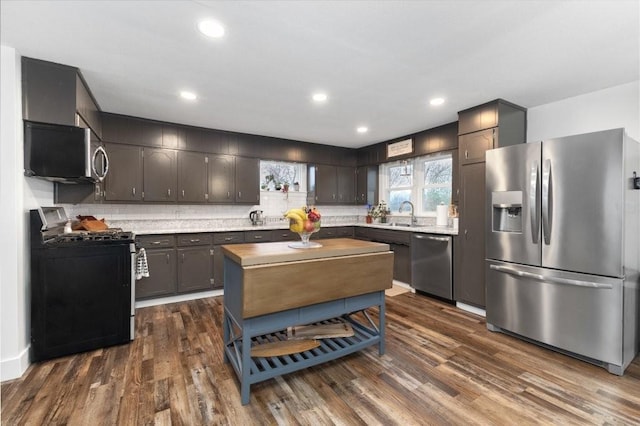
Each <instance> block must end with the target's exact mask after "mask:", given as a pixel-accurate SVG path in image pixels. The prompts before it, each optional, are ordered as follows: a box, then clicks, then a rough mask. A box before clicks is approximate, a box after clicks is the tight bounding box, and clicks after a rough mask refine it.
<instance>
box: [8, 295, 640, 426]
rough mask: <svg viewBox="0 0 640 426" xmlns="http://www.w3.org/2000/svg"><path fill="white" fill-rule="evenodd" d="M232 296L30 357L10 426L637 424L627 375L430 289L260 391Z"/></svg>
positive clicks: (392, 300)
mask: <svg viewBox="0 0 640 426" xmlns="http://www.w3.org/2000/svg"><path fill="white" fill-rule="evenodd" d="M221 304H222V297H215V298H208V299H201V300H195V301H189V302H183V303H176V304H171V305H164V306H155V307H149V308H142V309H138V311H137V316H136V324H137V338H136V340H135V341H133V342H132V343H131V344H127V345H121V346H116V347H111V348H107V349H103V350H98V351H93V352H87V353H83V354H79V355H75V356H68V357H64V358H59V359H56V360H52V361H48V362H42V363H39V364H37V365H32V366H31V367H30V368H29V369H28V370H27V372H26V373H25V374H24V376H23V377H22V378H21V379H18V380H14V381H10V382H4V383H2V394H1V396H2V411H1V417H2V424H3V425H49V424H55V425H62V424H67V425H154V424H155V425H217V424H228V425H253V424H259V425H267V424H281V425H298V424H301V425H325V424H336V425H394V424H397V425H425V424H435V425H439V424H442V425H452V424H454V425H459V424H460V425H461V424H464V425H468V424H479V425H491V424H495V425H514V424H517V425H524V424H545V425H546V424H561V425H585V424H601V425H604V424H624V425H631V424H640V359H638V358H636V360H635V361H634V362H633V363H632V364H631V366H630V367H629V368H628V369H627V371H626V373H625V375H624V376H623V377H618V376H614V375H611V374H609V373H607V372H606V371H605V370H604V369H602V368H600V367H596V366H592V365H590V364H587V363H585V362H582V361H578V360H576V359H573V358H570V357H567V356H564V355H561V354H558V353H555V352H551V351H549V350H546V349H543V348H540V347H537V346H534V345H531V344H528V343H526V342H522V341H520V340H517V339H514V338H512V337H509V336H506V335H503V334H499V333H491V332H489V331H487V329H486V325H485V322H484V320H483V318H480V317H477V316H475V315H473V314H469V313H465V312H463V311H460V310H458V309H457V308H455V307H453V306H451V305H447V304H444V303H441V302H439V301H436V300H433V299H430V298H427V297H425V296H421V295H415V294H411V293H405V294H402V295H399V296H396V297H387V353H386V354H385V355H384V356H382V357H380V356H378V353H377V349H376V348H375V347H371V348H368V349H366V350H364V351H362V352H360V353H357V354H353V355H350V356H348V357H345V358H342V359H340V360H336V361H332V362H329V363H327V364H324V365H320V366H317V367H314V368H310V369H308V370H304V371H301V372H297V373H293V374H289V375H286V376H282V377H278V378H276V379H272V380H268V381H265V382H262V383H259V384H256V385H253V386H252V387H251V403H250V404H249V405H247V406H242V405H241V404H240V396H239V388H238V380H237V378H236V377H235V373H234V372H233V370H232V369H231V367H230V366H229V365H228V364H224V363H223V361H222V336H221V333H222V327H221V321H222V305H221Z"/></svg>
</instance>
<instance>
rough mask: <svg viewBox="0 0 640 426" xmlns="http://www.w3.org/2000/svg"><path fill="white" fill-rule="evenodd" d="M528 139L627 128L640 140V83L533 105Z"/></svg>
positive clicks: (530, 140) (629, 133)
mask: <svg viewBox="0 0 640 426" xmlns="http://www.w3.org/2000/svg"><path fill="white" fill-rule="evenodd" d="M527 120H528V123H527V142H536V141H540V140H544V139H548V138H553V137H560V136H568V135H575V134H580V133H588V132H595V131H598V130H607V129H614V128H618V127H624V128H625V129H626V131H627V134H628V135H629V136H631V137H632V138H634V139H635V140H640V82H639V81H635V82H633V83H628V84H623V85H620V86H615V87H610V88H608V89H604V90H599V91H597V92H591V93H587V94H586V95H581V96H575V97H573V98H567V99H563V100H561V101H557V102H553V103H549V104H546V105H541V106H538V107H534V108H530V109H529V110H528V112H527Z"/></svg>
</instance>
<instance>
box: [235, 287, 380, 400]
mask: <svg viewBox="0 0 640 426" xmlns="http://www.w3.org/2000/svg"><path fill="white" fill-rule="evenodd" d="M322 305H323V306H310V307H308V308H299V309H294V310H292V311H297V312H282V313H279V314H274V315H273V317H272V318H269V319H265V318H260V317H256V318H252V319H251V320H248V321H245V322H244V327H243V328H240V327H238V325H237V324H236V323H235V322H234V320H233V317H232V316H230V315H229V314H228V313H227V315H226V316H225V323H224V336H225V337H224V341H225V348H224V356H225V361H228V362H230V363H231V365H232V366H233V369H234V370H235V372H236V375H237V376H238V378H239V379H240V388H241V389H240V393H241V401H242V404H243V405H246V404H248V403H249V401H250V393H249V392H250V386H251V385H252V384H254V383H258V382H262V381H264V380H268V379H271V378H274V377H276V376H281V375H283V374H287V373H292V372H294V371H298V370H301V369H304V368H308V367H311V366H314V365H318V364H322V363H324V362H327V361H331V360H334V359H337V358H340V357H343V356H345V355H349V354H352V353H354V352H357V351H360V350H362V349H364V348H366V347H369V346H373V345H378V353H379V354H380V355H382V354H384V327H385V323H384V310H385V307H384V292H383V291H381V292H375V293H370V294H367V295H362V296H357V297H354V298H348V299H345V300H339V301H332V302H326V303H323V304H322ZM373 308H377V309H373ZM353 309H356V310H355V311H354V310H353ZM370 309H371V311H372V312H371V314H370V313H369V311H368V310H370ZM318 310H321V311H324V312H327V313H330V314H334V315H336V316H334V317H332V318H329V319H323V320H319V321H311V322H307V323H306V324H313V325H316V324H331V323H336V322H339V321H345V322H347V323H349V324H350V325H351V327H352V328H353V331H354V335H353V336H351V337H334V338H324V339H318V342H319V343H320V346H318V347H316V348H314V349H310V350H307V351H303V352H298V353H294V354H289V355H280V356H271V357H252V356H251V347H252V346H253V345H256V344H263V343H267V342H277V341H284V340H286V339H287V331H286V328H287V327H288V326H290V325H291V324H299V323H298V322H292V321H291V317H292V316H293V317H296V318H307V319H310V318H311V317H314V318H317V317H318V315H317V314H312V315H311V316H309V314H310V313H312V311H316V312H317V311H318ZM347 311H348V312H347ZM280 314H283V315H280ZM325 315H326V314H325ZM325 315H320V316H325ZM372 316H373V318H372ZM376 317H377V320H378V321H377V322H376V321H375V319H376ZM265 320H266V321H268V322H269V323H270V324H271V325H272V326H273V327H274V328H278V330H277V331H273V332H267V333H265V332H264V329H265V325H264V321H265ZM245 339H248V342H249V344H245Z"/></svg>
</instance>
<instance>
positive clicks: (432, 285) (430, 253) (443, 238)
mask: <svg viewBox="0 0 640 426" xmlns="http://www.w3.org/2000/svg"><path fill="white" fill-rule="evenodd" d="M451 241H452V239H451V237H450V236H447V235H432V234H413V236H412V238H411V286H412V287H413V288H415V289H416V290H420V291H424V292H425V293H429V294H432V295H434V296H439V297H443V298H445V299H449V300H452V299H453V280H452V279H451V276H452V273H451V259H452V257H451Z"/></svg>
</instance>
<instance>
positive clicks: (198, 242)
mask: <svg viewBox="0 0 640 426" xmlns="http://www.w3.org/2000/svg"><path fill="white" fill-rule="evenodd" d="M212 242H213V238H212V236H211V234H180V235H178V246H181V247H184V246H208V245H211V243H212Z"/></svg>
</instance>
